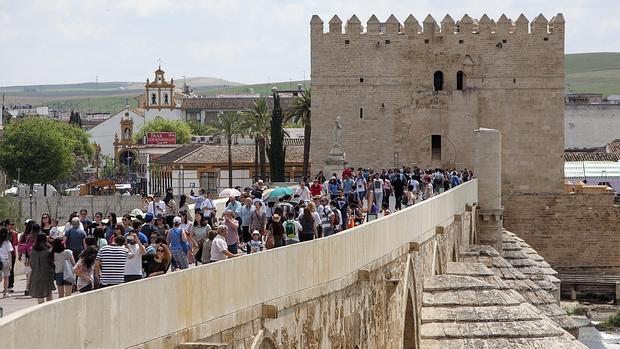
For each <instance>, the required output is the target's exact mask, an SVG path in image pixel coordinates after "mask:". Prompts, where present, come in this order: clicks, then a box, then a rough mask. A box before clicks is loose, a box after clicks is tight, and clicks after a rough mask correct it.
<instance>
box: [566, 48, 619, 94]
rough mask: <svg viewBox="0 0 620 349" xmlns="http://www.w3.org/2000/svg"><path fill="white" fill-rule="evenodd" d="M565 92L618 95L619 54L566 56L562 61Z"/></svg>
mask: <svg viewBox="0 0 620 349" xmlns="http://www.w3.org/2000/svg"><path fill="white" fill-rule="evenodd" d="M564 71H565V73H566V81H565V82H566V90H567V92H582V93H584V92H585V93H602V94H604V95H610V94H620V53H619V52H595V53H575V54H567V55H566V56H565V61H564Z"/></svg>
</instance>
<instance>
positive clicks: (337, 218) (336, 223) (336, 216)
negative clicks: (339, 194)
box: [332, 208, 340, 227]
mask: <svg viewBox="0 0 620 349" xmlns="http://www.w3.org/2000/svg"><path fill="white" fill-rule="evenodd" d="M332 211H333V212H334V227H337V226H339V225H340V210H339V209H337V208H334V209H332Z"/></svg>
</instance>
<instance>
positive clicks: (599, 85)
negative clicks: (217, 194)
mask: <svg viewBox="0 0 620 349" xmlns="http://www.w3.org/2000/svg"><path fill="white" fill-rule="evenodd" d="M564 63H565V64H564V70H565V73H566V80H565V82H566V92H580V93H602V94H603V95H610V94H620V53H617V52H599V53H577V54H567V55H566V56H565V62H564ZM187 83H188V84H189V85H190V86H192V87H193V88H194V91H195V92H196V94H199V95H206V96H217V95H243V94H260V95H261V96H269V95H270V94H271V88H272V87H273V86H276V87H277V88H278V89H279V90H296V89H297V84H302V86H303V87H304V88H310V81H309V80H307V81H305V82H304V81H291V82H289V81H284V82H275V83H262V84H253V85H239V86H234V85H237V83H234V82H230V81H226V80H222V79H215V78H208V77H204V78H200V77H198V78H188V79H187ZM179 85H180V84H179ZM218 86H232V87H226V88H221V87H218ZM142 87H143V83H137V82H133V83H132V82H100V83H98V84H96V83H81V84H64V85H38V86H8V87H0V93H4V94H5V95H6V96H5V99H6V104H7V105H11V104H32V105H35V106H39V105H49V106H50V107H52V108H55V109H57V108H60V109H61V110H65V111H70V110H76V111H80V112H82V113H91V112H110V113H112V114H114V113H116V112H118V111H120V110H122V109H123V108H124V107H125V105H126V103H127V102H128V103H129V105H130V106H132V107H136V106H137V105H138V102H137V101H136V100H135V98H134V97H135V96H137V95H139V94H140V93H142V90H141V88H142Z"/></svg>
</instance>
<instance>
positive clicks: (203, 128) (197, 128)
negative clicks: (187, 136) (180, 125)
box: [187, 121, 212, 136]
mask: <svg viewBox="0 0 620 349" xmlns="http://www.w3.org/2000/svg"><path fill="white" fill-rule="evenodd" d="M187 125H188V126H189V128H190V129H191V131H192V133H191V134H192V136H211V135H212V131H211V129H210V128H209V127H208V126H207V125H206V124H201V123H199V122H197V121H187Z"/></svg>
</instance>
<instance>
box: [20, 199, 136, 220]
mask: <svg viewBox="0 0 620 349" xmlns="http://www.w3.org/2000/svg"><path fill="white" fill-rule="evenodd" d="M9 200H10V202H11V207H15V209H17V210H19V212H21V216H22V217H26V218H30V198H28V197H15V198H9ZM82 208H85V209H86V210H88V216H89V217H91V219H92V217H93V216H94V215H95V212H102V213H103V214H104V215H105V214H106V213H110V212H114V213H116V215H117V216H119V217H120V216H121V215H123V214H125V213H129V212H131V210H133V209H135V208H139V209H140V210H144V205H143V203H142V197H141V196H139V195H133V196H121V195H110V196H46V197H43V196H38V197H33V198H32V217H34V219H35V220H39V219H40V217H41V215H42V214H43V213H49V214H50V215H51V217H52V218H54V217H55V218H57V219H58V220H59V222H60V224H61V225H63V224H64V223H65V222H66V221H67V219H68V218H69V215H70V214H71V212H74V211H75V212H79V211H80V209H82Z"/></svg>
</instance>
